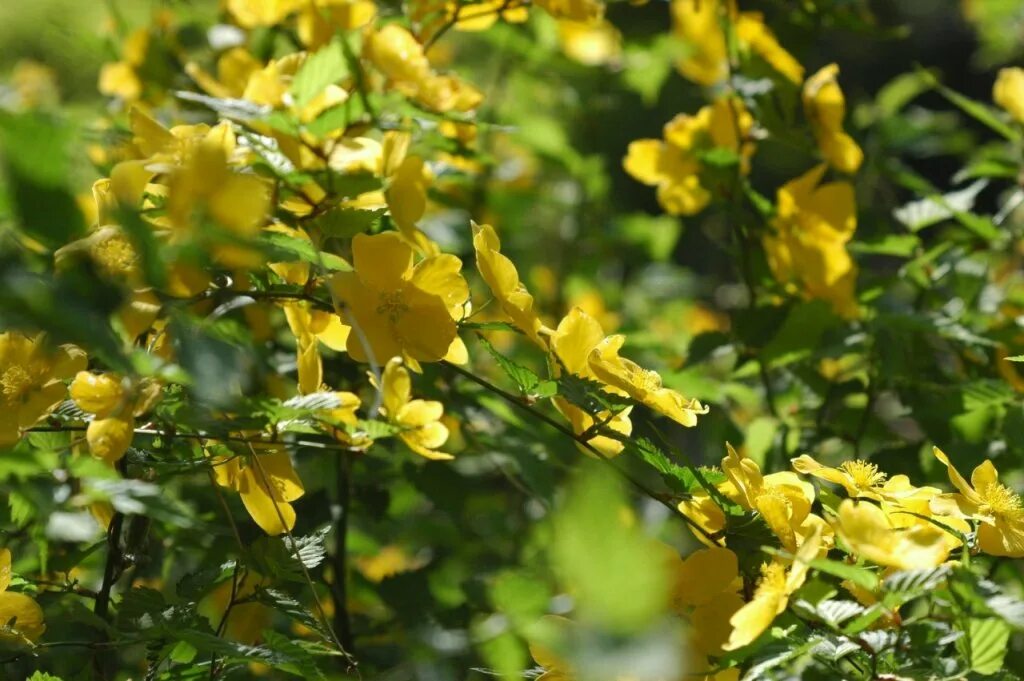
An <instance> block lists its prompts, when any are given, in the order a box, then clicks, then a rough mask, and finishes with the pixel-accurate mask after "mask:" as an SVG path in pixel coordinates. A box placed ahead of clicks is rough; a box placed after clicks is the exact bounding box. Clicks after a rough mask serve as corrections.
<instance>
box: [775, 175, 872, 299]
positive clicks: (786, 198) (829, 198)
mask: <svg viewBox="0 0 1024 681" xmlns="http://www.w3.org/2000/svg"><path fill="white" fill-rule="evenodd" d="M825 169H826V168H825V165H824V164H819V165H817V166H815V167H814V168H812V169H811V170H810V171H808V172H807V173H805V174H804V175H801V176H800V177H798V178H796V179H795V180H792V181H790V182H788V183H786V184H785V185H784V186H783V187H782V188H781V189H779V192H778V213H777V214H776V217H775V218H774V219H773V220H772V225H771V227H772V230H773V231H772V232H771V233H769V234H766V235H765V236H764V239H763V241H764V248H765V252H766V255H767V258H768V265H769V267H770V268H771V270H772V274H773V275H774V276H775V278H776V279H777V280H778V281H779V282H780V283H782V284H783V285H785V286H787V287H789V288H791V289H793V290H795V291H799V292H800V293H802V294H803V295H804V296H806V297H808V298H817V299H820V300H825V301H828V302H829V303H831V304H832V308H833V309H834V310H835V311H836V313H838V314H840V315H842V316H844V317H848V318H850V317H855V316H856V315H857V314H858V309H857V301H856V298H855V290H854V289H855V285H856V279H857V266H856V265H855V264H854V262H853V259H852V258H851V257H850V254H849V253H848V252H847V251H846V242H848V241H849V240H850V238H851V237H852V236H853V233H854V231H855V230H856V229H857V209H856V205H855V202H854V195H853V185H851V184H850V183H848V182H829V183H827V184H823V185H819V183H820V181H821V178H822V176H823V175H824V174H825Z"/></svg>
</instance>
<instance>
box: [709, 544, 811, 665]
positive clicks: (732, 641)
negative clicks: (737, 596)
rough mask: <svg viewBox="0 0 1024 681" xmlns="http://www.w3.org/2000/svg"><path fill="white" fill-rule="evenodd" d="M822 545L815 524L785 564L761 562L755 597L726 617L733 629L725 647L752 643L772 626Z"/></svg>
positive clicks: (729, 648) (804, 577)
mask: <svg viewBox="0 0 1024 681" xmlns="http://www.w3.org/2000/svg"><path fill="white" fill-rule="evenodd" d="M821 549H822V534H821V528H820V527H819V528H815V530H814V531H812V532H811V534H810V535H808V537H807V540H806V541H805V542H804V543H803V545H802V546H801V547H800V549H799V550H798V551H797V552H796V554H795V555H794V556H793V561H792V562H791V563H790V564H789V565H787V564H786V563H785V562H783V561H781V560H774V561H772V562H771V563H765V564H764V565H762V566H761V578H760V580H758V583H757V587H756V588H755V589H754V597H753V598H752V599H751V600H750V602H749V603H747V604H746V605H744V606H743V607H742V608H740V609H739V610H738V611H737V612H736V613H735V614H734V615H733V616H732V618H731V619H730V620H729V622H730V624H732V627H733V629H732V633H731V634H730V635H729V641H728V642H727V643H726V644H725V645H724V646H723V649H724V650H736V649H737V648H742V647H743V646H745V645H748V644H750V643H752V642H753V641H754V640H755V639H756V638H757V637H758V636H760V635H761V634H763V633H764V632H765V631H766V630H767V629H768V627H770V626H771V624H772V622H773V621H774V620H775V618H776V617H777V616H778V615H780V614H782V612H783V611H785V609H786V606H787V605H789V597H790V596H791V595H792V594H793V592H794V591H796V590H797V589H799V588H800V587H801V586H803V583H804V580H806V579H807V569H808V564H809V563H810V561H812V560H814V559H815V558H817V557H818V554H819V552H820V550H821Z"/></svg>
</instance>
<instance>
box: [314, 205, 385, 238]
mask: <svg viewBox="0 0 1024 681" xmlns="http://www.w3.org/2000/svg"><path fill="white" fill-rule="evenodd" d="M386 212H387V211H386V210H385V209H383V208H381V209H378V210H360V209H358V208H335V209H333V210H329V211H327V212H326V213H324V214H323V215H321V216H320V217H318V218H317V219H316V220H314V221H313V224H314V225H315V226H316V227H317V228H318V229H319V230H320V231H321V232H323V233H324V236H331V237H338V238H343V239H351V238H352V237H354V236H355V235H356V234H360V233H362V232H368V231H370V229H371V228H372V227H373V226H374V225H376V224H377V223H379V222H380V219H381V217H383V216H384V214H385V213H386Z"/></svg>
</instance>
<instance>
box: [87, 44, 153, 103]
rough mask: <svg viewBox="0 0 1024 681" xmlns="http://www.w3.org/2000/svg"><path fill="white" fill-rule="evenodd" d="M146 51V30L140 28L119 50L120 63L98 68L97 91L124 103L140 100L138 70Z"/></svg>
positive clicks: (140, 91)
mask: <svg viewBox="0 0 1024 681" xmlns="http://www.w3.org/2000/svg"><path fill="white" fill-rule="evenodd" d="M148 50H149V31H148V30H146V29H145V28H140V29H136V30H135V31H133V32H132V33H130V34H129V35H128V37H127V38H126V39H125V41H124V45H123V46H122V49H121V61H116V62H109V63H107V64H104V65H103V66H102V67H101V68H100V79H99V91H100V92H101V93H102V94H104V95H107V96H108V97H120V98H121V99H123V100H125V101H126V102H134V101H136V100H138V99H141V97H142V87H143V83H142V79H141V78H140V77H139V75H138V69H139V67H141V66H142V65H143V64H144V63H145V61H146V52H147V51H148Z"/></svg>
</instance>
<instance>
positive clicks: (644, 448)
mask: <svg viewBox="0 0 1024 681" xmlns="http://www.w3.org/2000/svg"><path fill="white" fill-rule="evenodd" d="M625 444H626V448H627V449H628V450H629V451H632V452H634V453H636V454H637V455H638V456H639V457H640V458H641V459H643V460H644V462H646V463H647V465H648V466H650V467H651V468H653V469H654V470H656V471H658V474H659V475H661V479H662V480H664V481H665V484H666V485H668V487H669V489H671V490H672V491H674V492H677V493H680V494H692V493H693V492H696V491H697V490H699V489H701V488H702V486H701V482H700V480H699V479H698V478H697V474H696V473H695V471H693V470H691V469H690V468H684V467H683V466H680V465H679V464H677V463H675V462H674V461H672V460H671V459H669V457H668V455H667V454H665V452H663V451H661V450H660V449H659V448H658V447H657V446H656V445H655V444H654V443H653V442H651V441H650V440H648V439H647V438H643V437H642V438H636V439H630V440H626V441H625Z"/></svg>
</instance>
